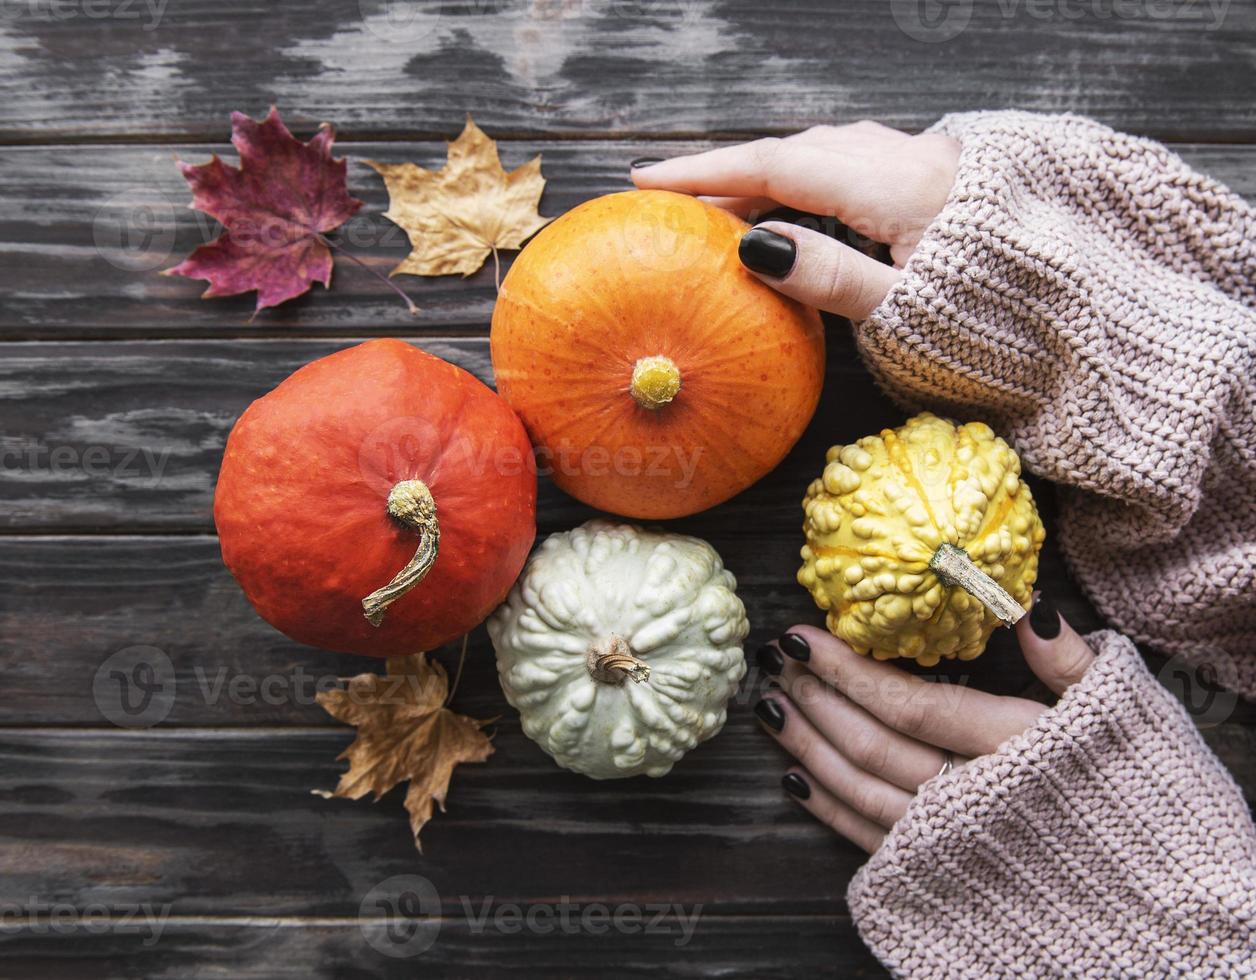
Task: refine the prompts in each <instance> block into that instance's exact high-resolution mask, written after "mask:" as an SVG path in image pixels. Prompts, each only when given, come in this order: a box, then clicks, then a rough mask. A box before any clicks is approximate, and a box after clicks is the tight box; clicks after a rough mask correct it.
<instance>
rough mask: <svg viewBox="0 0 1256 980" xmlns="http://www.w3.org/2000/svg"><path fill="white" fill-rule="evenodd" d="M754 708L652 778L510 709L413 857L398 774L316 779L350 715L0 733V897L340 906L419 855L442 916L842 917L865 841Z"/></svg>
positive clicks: (188, 906)
mask: <svg viewBox="0 0 1256 980" xmlns="http://www.w3.org/2000/svg"><path fill="white" fill-rule="evenodd" d="M750 724H751V722H750V719H749V718H745V719H743V720H742V722H740V723H739V724H738V725H737V727H738V728H741V729H744V731H743V733H742V735H743V737H740V738H738V737H733V738H725V739H722V740H721V741H720V742H712V743H709V744H708V745H706V746H704V747H700V748H698V749H696V750H694V751H693V752H692V753H691V754H690V755H689V756H687V757H686V758H685V759H684V760H682V762H681V763H680V764H678V766H677V767H676V769H674V770H673V771H672V773H670V774H669V775H668V776H667V777H666V778H665V779H662V780H653V779H649V778H647V777H641V778H638V779H633V780H616V781H613V782H595V781H591V780H589V779H586V778H585V777H583V776H578V775H575V774H573V773H567V772H563V771H561V770H559V769H558V768H557V767H556V766H555V765H554V764H553V762H552V761H551V760H550V759H549V758H548V756H545V755H543V754H542V753H541V752H540V750H539V749H537V748H536V747H535V746H533V745H532V743H531V742H529V741H527V740H526V739H524V738H522V737H521V736H520V735H518V734H517V732H516V730H515V729H514V727H513V726H511V725H510V724H509V723H505V722H504V723H502V724H501V725H500V726H499V728H500V730H499V732H498V734H497V736H496V738H495V739H494V743H495V746H496V752H495V754H494V755H493V756H492V757H491V758H490V760H489V761H488V762H486V763H484V764H480V765H466V766H461V767H459V769H458V770H457V772H456V773H455V774H454V777H453V782H452V784H451V793H450V797H449V801H448V806H447V810H446V812H444V813H439V814H437V815H436V816H435V817H434V819H433V820H432V822H431V823H430V824H428V826H427V827H426V828H425V829H424V836H423V848H424V853H423V854H422V855H419V854H417V853H416V852H415V849H414V844H413V842H412V840H411V838H410V832H409V827H408V824H407V822H406V819H405V812H404V810H403V809H402V805H401V797H402V795H403V792H402V791H394V792H393V793H392V794H390V795H389V796H387V797H385V798H384V799H383V800H381V801H380V802H379V803H375V804H372V803H371V802H369V801H367V800H361V801H350V800H324V799H321V798H320V797H317V796H314V795H313V794H312V793H311V792H310V791H311V790H312V789H322V788H330V787H331V786H333V785H334V784H335V781H336V779H337V777H338V775H339V773H340V771H341V769H342V767H343V763H340V762H337V761H336V755H337V754H338V753H339V752H340V751H341V750H342V749H343V748H344V747H345V746H346V745H347V744H348V742H349V733H348V732H347V731H325V732H318V731H310V730H278V729H267V728H261V727H256V728H252V729H247V730H241V731H238V732H230V731H223V730H190V731H154V732H143V733H127V732H120V731H119V732H104V731H94V732H73V731H66V730H48V731H39V732H25V731H5V732H0V789H2V790H3V796H2V798H0V865H2V866H3V867H4V868H5V874H4V876H3V878H2V879H0V896H3V898H4V899H5V900H7V901H10V902H12V901H22V900H24V899H26V898H28V897H29V896H31V895H39V896H42V897H45V898H48V899H52V898H54V897H55V898H56V899H57V900H60V901H66V902H71V903H76V904H78V905H79V906H82V905H85V904H87V903H89V902H91V901H108V900H111V899H112V900H118V899H120V898H123V897H125V898H126V899H127V900H129V901H131V902H137V903H140V902H148V903H153V904H165V903H169V904H170V905H171V906H172V908H171V913H172V914H174V915H195V916H230V915H245V916H255V915H260V916H271V915H284V916H287V915H305V916H313V917H322V916H345V915H356V914H357V912H358V908H359V906H360V904H361V903H362V900H363V897H364V896H365V895H366V894H367V893H368V892H369V891H370V890H371V889H372V888H373V887H374V886H376V885H377V884H379V883H380V882H382V881H384V880H386V879H387V878H389V877H391V876H393V875H399V874H421V875H423V876H425V877H426V878H428V879H429V880H430V881H431V882H432V883H433V885H434V886H435V887H436V890H437V893H438V894H439V896H440V902H441V908H442V909H443V911H444V914H448V915H461V914H463V912H464V910H463V907H462V902H461V897H462V896H464V895H465V896H469V897H471V898H472V899H473V900H478V899H481V898H483V897H485V896H489V895H491V896H494V897H495V898H496V900H498V901H502V902H513V901H527V900H529V899H531V900H541V901H544V900H550V901H557V900H558V899H560V898H561V896H564V895H567V896H570V897H571V898H572V899H573V900H575V901H579V902H589V901H606V900H608V899H614V900H618V901H636V902H642V903H644V902H660V901H666V902H679V903H681V904H683V905H684V906H686V907H691V906H693V905H696V904H699V903H701V904H703V905H704V906H706V907H710V908H712V909H713V910H715V911H718V912H719V913H720V914H736V913H745V912H752V913H761V914H774V915H775V914H820V915H833V914H841V913H842V912H843V911H844V904H843V893H844V890H845V887H846V882H847V881H848V880H849V877H850V875H851V874H852V873H853V872H854V870H855V869H856V868H857V867H858V866H859V864H861V863H862V861H863V856H862V854H861V852H859V851H858V850H857V849H856V848H855V847H854V846H853V845H850V844H846V843H843V842H840V841H838V840H837V839H836V838H835V837H834V835H833V834H832V832H831V831H827V830H825V828H823V827H822V826H820V825H818V824H817V823H816V822H815V821H814V820H813V819H811V818H810V817H809V816H808V815H807V814H806V813H805V812H803V811H802V810H801V809H800V808H799V807H797V806H796V805H795V804H793V803H792V802H790V800H789V799H788V798H787V797H786V796H785V794H784V793H783V792H782V790H781V788H780V784H779V778H780V773H781V772H782V771H783V770H784V766H785V762H784V759H783V758H782V759H778V760H777V762H776V764H775V765H774V766H773V767H771V768H770V769H769V768H768V767H767V766H765V764H764V761H763V760H764V758H765V754H766V753H767V752H771V751H776V750H775V749H773V748H771V745H770V742H769V740H768V739H767V738H766V736H764V735H762V734H761V733H757V732H751V731H750V728H749V726H750ZM752 735H753V736H754V737H753V738H751V736H752ZM717 747H718V748H719V750H720V751H718V752H715V751H711V750H713V749H716V748H717ZM477 904H478V901H477Z"/></svg>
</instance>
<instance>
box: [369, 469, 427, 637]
mask: <svg viewBox="0 0 1256 980" xmlns="http://www.w3.org/2000/svg"><path fill="white" fill-rule="evenodd" d="M388 513H389V515H390V516H391V517H392V518H393V519H394V520H396V521H398V522H399V523H400V524H402V525H403V526H404V527H406V528H408V529H409V530H411V531H414V532H415V533H416V534H418V535H420V537H419V547H418V550H416V551H415V553H414V557H413V558H411V559H410V561H409V562H408V563H407V564H406V567H405V568H403V569H402V570H401V571H399V572H398V573H397V574H396V576H395V577H394V578H393V580H392V581H391V582H389V583H388V584H387V585H385V586H384V587H383V588H382V589H376V590H375V591H374V592H372V593H371V594H370V595H368V596H367V597H366V598H365V599H363V600H362V611H363V615H365V616H366V619H367V621H368V622H369V623H370V624H371V625H372V626H378V625H379V624H380V623H382V622H383V621H384V612H385V611H386V610H387V609H388V607H389V606H391V605H392V604H393V603H394V602H396V601H397V600H398V599H400V598H401V597H402V596H403V595H405V594H406V593H407V592H409V591H410V590H411V589H413V588H414V587H415V586H416V585H418V584H419V583H420V582H422V581H423V578H424V576H426V575H427V573H428V572H429V571H431V569H432V565H434V564H435V563H436V555H437V552H439V551H440V523H439V522H438V521H437V520H436V501H435V500H433V499H432V492H431V491H430V490H428V488H427V484H426V483H424V482H423V481H422V480H402V481H401V482H400V483H398V484H396V485H395V486H394V487H393V488H392V489H391V490H390V491H389V492H388Z"/></svg>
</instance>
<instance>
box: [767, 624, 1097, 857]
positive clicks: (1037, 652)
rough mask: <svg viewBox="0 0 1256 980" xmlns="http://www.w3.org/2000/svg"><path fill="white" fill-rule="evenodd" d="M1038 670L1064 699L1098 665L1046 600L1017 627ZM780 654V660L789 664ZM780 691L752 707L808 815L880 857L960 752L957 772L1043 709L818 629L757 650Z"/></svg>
mask: <svg viewBox="0 0 1256 980" xmlns="http://www.w3.org/2000/svg"><path fill="white" fill-rule="evenodd" d="M1016 632H1017V636H1018V638H1019V639H1020V645H1021V649H1022V650H1023V651H1024V653H1025V659H1026V661H1027V662H1028V663H1029V666H1030V668H1031V669H1032V670H1033V672H1034V673H1035V674H1036V675H1037V676H1038V677H1039V679H1041V680H1042V682H1043V683H1044V684H1046V685H1047V687H1049V688H1050V689H1051V690H1052V691H1054V692H1055V693H1056V694H1063V693H1064V690H1065V688H1067V687H1068V686H1069V685H1071V684H1073V683H1075V682H1076V681H1078V680H1080V679H1081V677H1082V675H1083V674H1084V673H1085V672H1086V670H1087V668H1089V667H1090V665H1091V664H1092V663H1093V662H1094V659H1095V656H1094V654H1093V653H1092V652H1091V650H1090V648H1089V647H1088V646H1087V645H1086V643H1085V641H1083V640H1082V638H1081V637H1080V636H1079V635H1078V634H1077V633H1075V632H1074V631H1073V629H1072V627H1070V626H1069V625H1068V623H1066V622H1065V621H1064V619H1063V617H1061V616H1060V615H1059V614H1058V613H1057V612H1056V610H1055V607H1054V606H1053V605H1051V604H1050V603H1049V602H1046V601H1044V600H1042V599H1039V600H1038V602H1037V603H1036V604H1035V606H1034V608H1033V611H1032V612H1031V613H1030V615H1028V616H1025V617H1024V618H1023V619H1021V621H1020V623H1018V624H1017V627H1016ZM782 654H783V655H782ZM758 661H759V667H760V669H761V670H763V671H764V672H766V673H768V674H770V675H772V676H773V677H774V678H775V680H776V681H777V683H778V684H779V685H780V687H781V690H780V691H779V692H776V691H771V692H769V693H768V694H766V695H765V696H764V697H763V698H762V699H761V700H760V701H759V703H758V704H757V705H756V706H755V714H757V715H758V717H759V720H760V722H762V724H763V726H764V729H765V730H767V731H768V732H769V733H770V734H771V735H772V736H773V737H774V738H775V739H776V740H777V741H778V742H780V743H781V745H782V746H783V747H784V748H785V750H786V751H788V752H789V754H790V755H792V756H793V757H794V758H795V759H797V760H798V765H796V766H793V767H791V768H790V769H789V770H788V771H787V772H786V773H785V776H784V778H783V779H782V785H783V786H784V787H785V789H786V791H787V792H789V793H790V794H791V795H792V796H793V797H794V798H795V799H797V800H798V801H799V802H800V803H801V804H802V805H803V806H804V807H805V808H806V809H807V810H809V811H811V813H812V814H813V815H814V816H815V817H816V818H817V819H819V820H820V821H821V822H822V823H825V824H827V825H828V826H830V827H832V828H833V829H834V830H836V831H837V832H838V833H839V834H841V835H843V836H844V837H847V838H849V839H850V840H852V841H854V842H855V843H856V844H858V845H859V846H860V847H862V848H863V849H864V850H865V851H868V852H869V853H872V852H873V851H875V850H876V849H877V848H878V847H880V846H881V842H882V840H884V839H885V835H886V833H887V831H888V830H889V829H890V826H891V825H892V824H893V823H894V822H895V821H896V820H898V819H899V817H901V816H902V815H903V814H904V813H906V812H907V805H908V804H909V803H910V802H911V800H912V797H913V796H914V795H915V794H916V790H917V789H919V788H920V786H921V784H922V783H924V782H926V781H928V780H929V779H932V778H933V777H934V776H936V775H938V774H939V772H940V771H941V770H942V769H943V767H944V765H945V764H946V761H947V758H948V756H947V752H950V753H952V758H953V764H954V765H955V766H956V767H958V766H961V765H963V764H964V763H966V762H968V761H969V760H970V759H972V758H973V757H974V756H979V755H985V754H986V753H989V752H993V751H994V750H995V749H996V748H998V746H999V745H1000V744H1002V743H1003V742H1005V741H1006V740H1007V739H1009V738H1011V737H1012V736H1014V735H1019V734H1020V733H1021V732H1023V731H1025V730H1026V729H1027V728H1029V727H1030V726H1031V725H1033V723H1034V722H1035V721H1036V720H1037V718H1038V716H1039V715H1040V714H1042V713H1043V712H1044V711H1045V710H1046V706H1045V705H1042V704H1039V703H1038V702H1037V701H1029V700H1026V699H1024V698H1011V697H997V696H996V695H993V694H985V693H983V692H981V691H975V690H972V689H971V688H967V687H962V686H960V685H956V684H939V683H931V682H929V681H925V680H922V679H921V678H919V677H917V676H914V675H912V674H908V673H905V672H904V671H901V670H899V669H898V668H896V667H891V666H890V665H889V664H888V663H883V662H881V661H877V660H874V659H872V658H871V657H863V656H860V655H859V654H857V653H855V652H854V651H853V650H851V648H850V647H848V646H847V645H846V644H845V643H843V642H842V641H841V640H839V639H837V638H836V637H834V636H832V635H830V634H829V633H827V632H825V631H824V630H821V629H816V628H815V627H813V626H795V627H793V628H791V629H790V630H789V632H787V633H785V635H784V636H782V637H781V638H780V639H779V640H776V641H775V642H774V643H772V644H769V645H768V646H765V647H764V648H763V649H762V650H760V651H759V655H758Z"/></svg>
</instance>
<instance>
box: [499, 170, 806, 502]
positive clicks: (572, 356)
mask: <svg viewBox="0 0 1256 980" xmlns="http://www.w3.org/2000/svg"><path fill="white" fill-rule="evenodd" d="M747 227H749V226H748V225H746V224H745V223H744V222H742V221H739V220H738V219H737V218H735V217H734V216H732V215H730V214H729V213H727V212H726V211H722V210H720V209H718V208H715V207H712V206H710V205H708V204H705V203H703V202H701V201H699V200H697V199H696V198H692V197H688V196H685V195H682V194H673V193H670V192H666V191H628V192H625V193H622V194H611V195H608V196H606V197H601V198H597V199H596V200H593V201H589V202H587V203H585V204H582V205H580V206H579V207H577V208H575V209H574V210H572V211H569V212H568V213H567V214H565V215H563V216H562V217H561V218H559V219H558V220H557V221H555V222H553V223H552V224H551V225H549V226H548V227H546V228H545V229H544V230H542V231H541V233H540V234H539V235H537V237H536V238H535V239H533V240H532V242H531V243H530V244H529V245H528V246H527V247H526V248H525V249H524V250H523V252H522V253H521V254H520V255H519V257H518V258H517V259H516V260H515V263H514V265H513V266H512V267H511V270H510V272H509V274H508V275H507V276H506V279H505V281H504V282H503V283H502V287H501V292H500V294H499V295H498V298H497V305H496V308H495V309H494V311H493V330H492V355H493V370H494V373H495V374H496V380H497V388H498V391H500V392H501V394H502V395H503V396H504V397H505V398H506V400H507V401H509V402H510V404H511V405H512V406H514V408H515V410H516V411H517V412H518V413H519V415H520V417H521V418H522V419H523V422H524V424H525V425H526V426H527V428H528V432H529V434H530V435H531V436H532V440H533V442H534V443H536V445H537V450H538V462H539V463H540V464H541V465H542V466H543V467H545V468H546V469H547V470H549V471H551V472H552V474H553V478H554V481H555V482H556V483H557V484H558V485H559V486H560V487H562V488H563V489H564V490H566V491H567V492H568V493H570V494H571V495H572V496H574V497H577V498H579V499H580V500H583V501H584V502H586V503H589V504H592V505H593V506H595V507H600V508H602V509H603V510H608V511H611V512H613V513H616V514H624V515H627V516H629V517H641V518H655V519H657V518H667V517H681V516H684V515H686V514H692V513H695V512H696V511H699V510H703V509H705V508H707V507H711V506H713V505H715V504H718V503H720V502H721V501H724V500H727V499H728V498H729V497H731V496H733V495H734V494H736V493H738V492H739V491H741V490H743V489H745V488H746V487H747V486H749V485H750V484H751V483H753V482H755V481H756V480H758V479H759V478H760V477H762V476H763V475H764V474H766V473H767V472H768V471H769V470H771V469H772V468H773V467H774V466H776V464H777V463H779V462H780V461H781V459H782V458H783V457H784V456H785V454H786V453H787V452H789V450H790V448H791V447H792V446H793V445H794V443H795V442H796V441H797V440H798V437H799V436H800V435H801V434H802V432H803V429H804V428H806V425H807V423H808V422H809V421H810V419H811V416H812V413H814V411H815V408H816V403H817V401H818V400H819V397H820V386H821V384H822V382H823V378H824V333H823V327H822V326H821V323H820V319H819V316H818V315H817V314H816V312H815V311H814V310H809V309H806V308H804V307H802V306H800V305H799V304H797V303H795V302H793V301H791V300H789V299H786V298H785V297H784V296H782V295H781V294H779V293H777V292H776V291H774V290H772V289H770V288H769V287H768V286H766V285H764V284H763V283H762V282H760V281H759V280H758V279H756V278H755V277H754V276H752V275H751V274H750V273H748V272H747V271H746V270H745V269H743V268H742V266H741V263H740V262H739V261H738V258H737V244H738V242H739V240H740V238H741V236H742V234H743V232H745V230H746V229H747Z"/></svg>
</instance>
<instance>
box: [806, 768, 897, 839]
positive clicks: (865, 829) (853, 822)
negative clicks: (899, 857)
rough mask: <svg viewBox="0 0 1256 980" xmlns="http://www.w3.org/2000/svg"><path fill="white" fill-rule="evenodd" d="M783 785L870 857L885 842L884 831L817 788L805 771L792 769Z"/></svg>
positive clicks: (827, 824)
mask: <svg viewBox="0 0 1256 980" xmlns="http://www.w3.org/2000/svg"><path fill="white" fill-rule="evenodd" d="M781 785H782V786H783V787H784V789H785V792H786V793H788V794H789V795H790V796H792V797H793V798H794V799H795V800H797V801H798V803H799V804H800V805H801V806H802V808H803V809H804V810H806V811H807V812H808V813H810V814H811V815H812V816H813V817H815V818H816V819H817V820H819V821H820V822H821V823H822V824H825V825H826V826H828V827H831V828H832V829H833V830H836V831H837V832H838V833H839V834H841V835H842V836H843V837H845V838H846V839H847V840H849V841H850V842H851V843H853V844H855V845H856V846H858V847H861V848H863V849H864V850H865V851H867V852H868V853H869V854H872V853H873V852H874V851H876V849H877V848H879V847H880V846H881V842H882V841H883V840H885V830H884V829H883V828H881V827H878V826H877V825H876V824H874V823H873V822H872V821H871V820H869V819H867V818H866V817H861V816H860V815H859V814H858V813H856V812H855V811H854V810H852V809H851V808H850V807H848V806H847V805H846V804H845V803H843V802H842V801H841V800H839V799H837V798H836V797H835V796H834V795H833V794H832V793H830V792H829V791H828V790H826V789H825V788H824V787H823V786H819V785H817V784H816V782H815V780H814V779H813V778H812V777H811V776H809V775H808V774H807V773H806V772H805V771H804V770H801V769H798V768H794V769H790V770H789V772H787V773H785V776H784V777H783V778H782V779H781Z"/></svg>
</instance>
